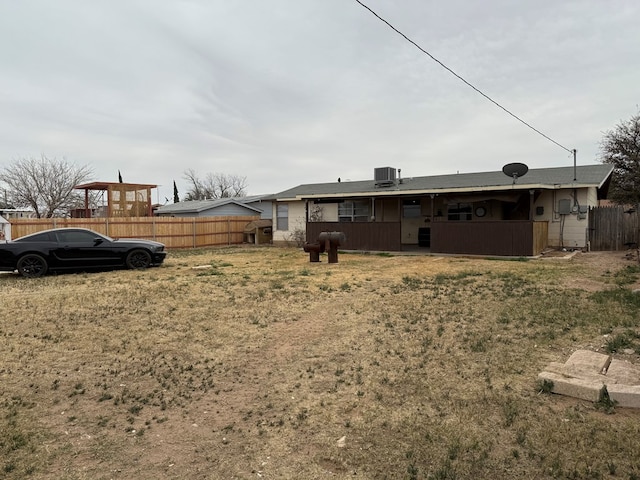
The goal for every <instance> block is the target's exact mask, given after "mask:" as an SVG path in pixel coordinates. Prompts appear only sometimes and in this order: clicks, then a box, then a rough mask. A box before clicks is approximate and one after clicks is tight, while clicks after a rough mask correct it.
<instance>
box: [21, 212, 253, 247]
mask: <svg viewBox="0 0 640 480" xmlns="http://www.w3.org/2000/svg"><path fill="white" fill-rule="evenodd" d="M259 219H260V217H258V216H234V217H199V218H178V217H111V218H20V219H12V220H11V237H12V238H13V239H17V238H19V237H23V236H25V235H29V234H30V233H36V232H39V231H41V230H47V229H49V228H61V227H75V228H89V229H91V230H94V231H96V232H98V233H102V234H104V235H108V236H110V237H113V238H143V239H147V240H155V241H157V242H161V243H164V244H165V245H166V247H167V248H196V247H211V246H220V245H236V244H240V243H242V242H243V239H244V227H245V226H246V225H247V224H248V223H249V222H252V221H254V220H259Z"/></svg>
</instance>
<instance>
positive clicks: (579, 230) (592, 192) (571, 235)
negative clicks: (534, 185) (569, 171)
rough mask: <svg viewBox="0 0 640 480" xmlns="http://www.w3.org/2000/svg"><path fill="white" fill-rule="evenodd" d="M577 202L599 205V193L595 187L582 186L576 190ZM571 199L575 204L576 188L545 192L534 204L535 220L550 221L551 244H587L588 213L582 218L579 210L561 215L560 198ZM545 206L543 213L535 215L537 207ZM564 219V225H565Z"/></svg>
mask: <svg viewBox="0 0 640 480" xmlns="http://www.w3.org/2000/svg"><path fill="white" fill-rule="evenodd" d="M576 193H577V195H576V198H577V201H578V202H577V203H578V205H580V206H587V207H589V206H591V207H593V206H597V204H598V193H597V190H596V188H595V187H589V188H580V189H577V190H576ZM563 199H565V200H569V201H570V204H571V205H572V206H573V205H574V190H573V189H564V190H554V191H545V192H543V193H542V194H541V195H540V197H539V198H538V200H537V201H536V203H535V205H534V216H533V219H534V220H547V221H548V222H549V246H551V247H560V246H564V247H569V248H583V247H585V246H586V244H587V233H588V231H587V230H588V227H589V220H588V213H587V214H585V215H584V218H580V217H581V216H582V215H579V212H578V211H575V212H572V213H571V214H569V215H560V214H559V213H558V205H559V203H560V200H563ZM538 206H541V207H543V208H544V213H543V214H542V215H535V207H538ZM563 220H564V225H563Z"/></svg>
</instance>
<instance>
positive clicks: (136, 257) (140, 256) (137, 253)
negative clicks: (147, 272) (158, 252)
mask: <svg viewBox="0 0 640 480" xmlns="http://www.w3.org/2000/svg"><path fill="white" fill-rule="evenodd" d="M150 265H151V254H150V253H149V252H147V251H146V250H142V249H137V250H131V251H130V252H129V254H128V255H127V268H131V269H140V268H148V267H149V266H150Z"/></svg>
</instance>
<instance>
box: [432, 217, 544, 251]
mask: <svg viewBox="0 0 640 480" xmlns="http://www.w3.org/2000/svg"><path fill="white" fill-rule="evenodd" d="M534 223H538V222H531V221H528V220H509V221H496V222H491V221H486V222H433V223H432V224H431V252H432V253H449V254H468V255H498V256H531V255H536V254H538V253H540V252H539V251H536V249H537V248H544V247H541V245H536V246H535V247H534V234H533V232H534ZM539 228H541V229H543V228H544V227H539ZM545 246H546V245H545Z"/></svg>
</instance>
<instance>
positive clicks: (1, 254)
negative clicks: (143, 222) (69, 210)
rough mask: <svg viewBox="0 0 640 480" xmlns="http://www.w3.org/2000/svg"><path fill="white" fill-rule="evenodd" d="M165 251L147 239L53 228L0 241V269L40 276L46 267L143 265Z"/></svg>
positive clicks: (150, 263) (157, 259)
mask: <svg viewBox="0 0 640 480" xmlns="http://www.w3.org/2000/svg"><path fill="white" fill-rule="evenodd" d="M166 255H167V252H165V250H164V245H163V244H162V243H158V242H154V241H151V240H138V239H130V238H129V239H123V240H119V239H113V238H109V237H107V236H105V235H101V234H99V233H96V232H94V231H92V230H88V229H86V228H54V229H52V230H45V231H42V232H38V233H33V234H31V235H26V236H24V237H21V238H19V239H17V240H15V241H12V242H6V243H0V270H1V271H10V272H13V271H15V270H18V272H19V273H20V274H21V275H23V276H25V277H40V276H42V275H44V274H46V273H47V272H48V271H57V270H87V269H91V268H111V267H114V268H115V267H127V268H147V267H150V266H154V265H160V264H161V263H162V262H163V261H164V258H165V257H166Z"/></svg>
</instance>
